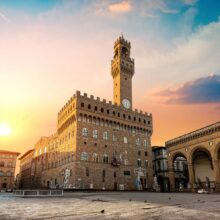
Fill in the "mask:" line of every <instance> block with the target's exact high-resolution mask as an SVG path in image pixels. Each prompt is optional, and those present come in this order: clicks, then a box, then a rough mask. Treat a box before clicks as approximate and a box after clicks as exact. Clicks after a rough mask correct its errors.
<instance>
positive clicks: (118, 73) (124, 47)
mask: <svg viewBox="0 0 220 220" xmlns="http://www.w3.org/2000/svg"><path fill="white" fill-rule="evenodd" d="M130 50H131V44H130V42H128V41H127V40H125V39H124V37H123V36H121V37H119V38H118V39H117V40H116V42H115V44H114V58H113V60H112V62H111V75H112V77H113V80H114V97H113V101H114V103H116V104H117V105H122V106H123V107H125V108H127V109H132V77H133V75H134V59H132V58H131V57H130Z"/></svg>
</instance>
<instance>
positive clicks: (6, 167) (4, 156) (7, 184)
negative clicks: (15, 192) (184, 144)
mask: <svg viewBox="0 0 220 220" xmlns="http://www.w3.org/2000/svg"><path fill="white" fill-rule="evenodd" d="M18 155H19V153H16V152H6V151H1V150H0V190H2V189H13V188H14V186H15V185H14V184H15V167H16V160H17V156H18Z"/></svg>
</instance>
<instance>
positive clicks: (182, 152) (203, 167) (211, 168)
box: [166, 122, 220, 191]
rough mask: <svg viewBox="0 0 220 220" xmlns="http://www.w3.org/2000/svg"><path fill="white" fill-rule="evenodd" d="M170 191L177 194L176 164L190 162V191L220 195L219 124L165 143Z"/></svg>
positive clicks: (188, 173) (188, 165) (188, 164)
mask: <svg viewBox="0 0 220 220" xmlns="http://www.w3.org/2000/svg"><path fill="white" fill-rule="evenodd" d="M166 147H167V150H168V169H169V179H170V186H171V190H172V191H175V190H176V187H175V169H174V161H175V159H176V158H177V157H182V158H185V160H186V161H187V163H186V164H187V170H188V172H187V175H188V185H187V189H188V190H190V191H195V190H196V189H198V188H206V189H208V190H210V191H213V190H215V191H220V122H217V123H215V124H212V125H209V126H207V127H204V128H201V129H198V130H195V131H193V132H190V133H188V134H185V135H183V136H180V137H178V138H175V139H172V140H170V141H167V142H166Z"/></svg>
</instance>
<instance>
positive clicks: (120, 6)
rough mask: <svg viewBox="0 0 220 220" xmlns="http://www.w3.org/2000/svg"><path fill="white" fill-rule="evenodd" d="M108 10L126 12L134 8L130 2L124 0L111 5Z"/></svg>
mask: <svg viewBox="0 0 220 220" xmlns="http://www.w3.org/2000/svg"><path fill="white" fill-rule="evenodd" d="M108 10H109V11H110V12H113V13H126V12H130V11H131V10H132V5H131V3H130V2H127V1H122V2H119V3H115V4H111V5H109V6H108Z"/></svg>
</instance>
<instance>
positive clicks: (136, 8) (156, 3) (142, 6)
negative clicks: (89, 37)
mask: <svg viewBox="0 0 220 220" xmlns="http://www.w3.org/2000/svg"><path fill="white" fill-rule="evenodd" d="M90 8H91V9H93V10H94V12H95V14H100V15H102V16H108V15H109V14H127V13H131V12H132V13H134V14H136V15H138V16H142V17H143V16H146V17H153V18H154V17H159V15H160V14H161V13H163V14H176V13H178V12H179V10H178V9H176V8H172V7H171V6H170V5H169V4H168V3H167V1H165V0H141V1H136V0H127V1H126V0H123V1H120V0H117V1H98V2H95V3H94V4H92V5H90Z"/></svg>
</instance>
